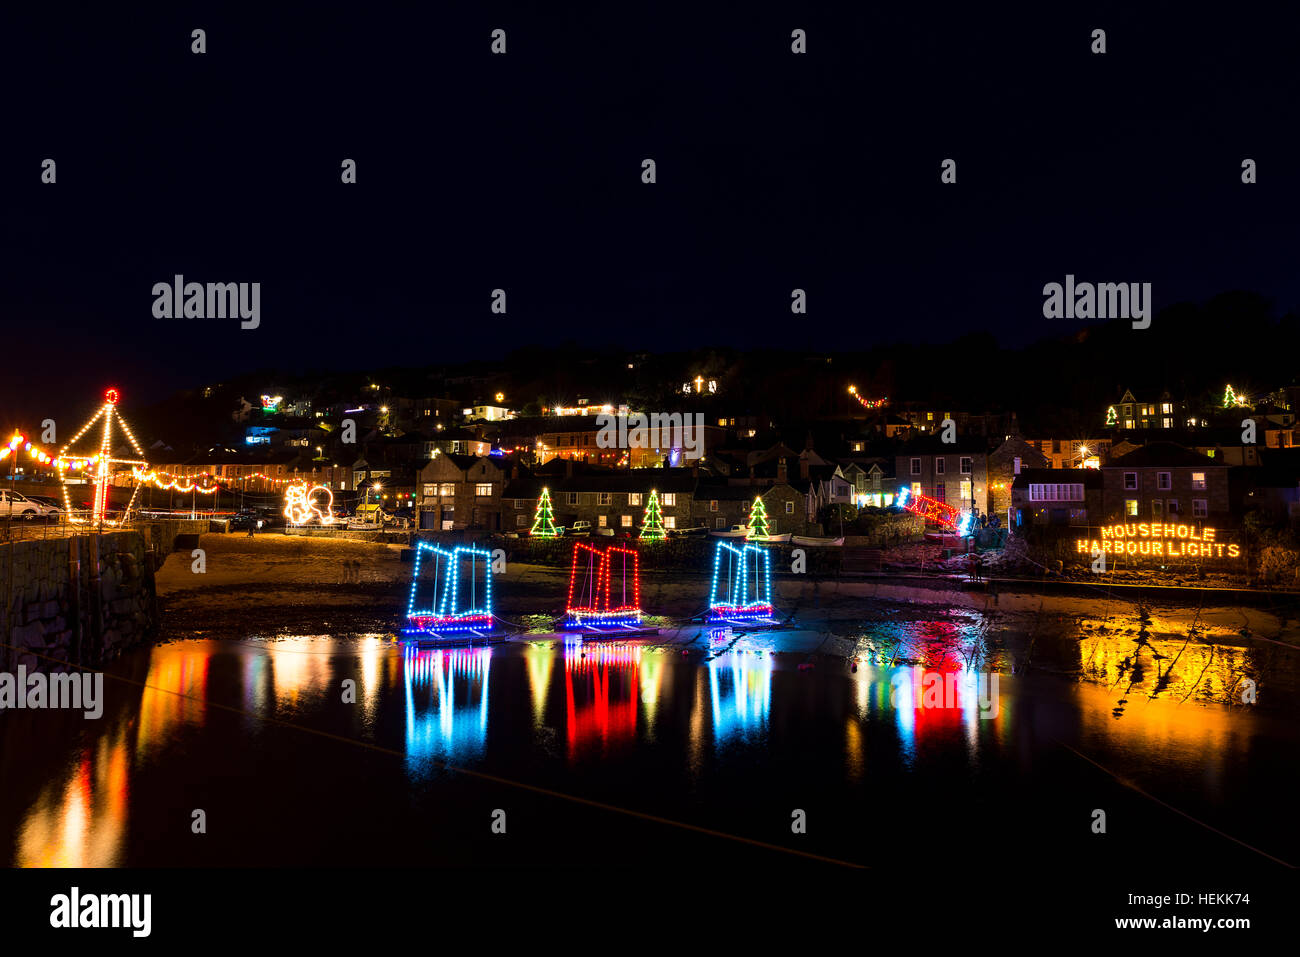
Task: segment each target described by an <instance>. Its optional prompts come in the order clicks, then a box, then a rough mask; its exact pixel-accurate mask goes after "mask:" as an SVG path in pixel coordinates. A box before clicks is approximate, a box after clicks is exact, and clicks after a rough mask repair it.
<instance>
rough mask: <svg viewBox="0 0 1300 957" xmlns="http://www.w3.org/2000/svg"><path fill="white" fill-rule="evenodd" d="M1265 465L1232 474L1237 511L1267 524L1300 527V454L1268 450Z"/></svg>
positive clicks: (1229, 483) (1263, 453)
mask: <svg viewBox="0 0 1300 957" xmlns="http://www.w3.org/2000/svg"><path fill="white" fill-rule="evenodd" d="M1260 457H1261V458H1262V459H1263V462H1262V464H1260V465H1258V466H1252V467H1243V468H1231V469H1229V470H1228V485H1229V488H1230V490H1231V497H1232V503H1233V505H1234V507H1236V508H1240V509H1241V511H1242V512H1243V513H1245V512H1258V513H1259V514H1260V516H1261V517H1262V518H1264V520H1265V521H1268V522H1287V521H1289V522H1290V523H1291V524H1292V525H1300V450H1298V449H1265V450H1264V451H1262V452H1261V453H1260Z"/></svg>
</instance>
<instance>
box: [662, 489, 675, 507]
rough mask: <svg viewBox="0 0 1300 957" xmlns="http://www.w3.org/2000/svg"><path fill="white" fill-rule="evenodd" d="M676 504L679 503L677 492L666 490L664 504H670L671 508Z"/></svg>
mask: <svg viewBox="0 0 1300 957" xmlns="http://www.w3.org/2000/svg"><path fill="white" fill-rule="evenodd" d="M676 504H677V493H676V492H664V505H666V506H668V507H669V508H672V507H673V506H674V505H676Z"/></svg>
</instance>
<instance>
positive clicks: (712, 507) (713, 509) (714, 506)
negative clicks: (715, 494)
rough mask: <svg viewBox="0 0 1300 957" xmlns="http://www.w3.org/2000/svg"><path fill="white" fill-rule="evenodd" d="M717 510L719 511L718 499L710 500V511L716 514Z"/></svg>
mask: <svg viewBox="0 0 1300 957" xmlns="http://www.w3.org/2000/svg"><path fill="white" fill-rule="evenodd" d="M717 510H718V500H717V499H716V498H713V499H709V511H710V512H716V511H717Z"/></svg>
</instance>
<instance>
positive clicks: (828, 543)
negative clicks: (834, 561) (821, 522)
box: [790, 535, 844, 548]
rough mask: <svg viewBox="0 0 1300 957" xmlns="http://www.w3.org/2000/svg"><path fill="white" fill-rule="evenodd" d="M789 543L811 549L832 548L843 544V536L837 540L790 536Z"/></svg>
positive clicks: (809, 536)
mask: <svg viewBox="0 0 1300 957" xmlns="http://www.w3.org/2000/svg"><path fill="white" fill-rule="evenodd" d="M790 541H791V543H793V544H795V545H807V546H810V547H812V548H821V547H827V548H833V547H837V546H839V545H843V544H844V536H843V535H841V536H840V537H839V538H820V537H818V536H816V535H792V536H790Z"/></svg>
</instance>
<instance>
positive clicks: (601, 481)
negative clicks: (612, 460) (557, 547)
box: [501, 462, 698, 534]
mask: <svg viewBox="0 0 1300 957" xmlns="http://www.w3.org/2000/svg"><path fill="white" fill-rule="evenodd" d="M563 465H564V466H565V467H564V468H563V469H552V470H549V471H548V470H544V469H540V470H538V472H537V473H536V474H533V475H522V474H520V475H515V476H513V477H512V478H511V479H510V481H509V482H508V483H507V485H506V486H505V488H504V490H503V492H502V495H501V498H502V506H501V513H502V520H501V527H502V528H503V529H504V530H512V531H521V532H526V531H528V530H529V529H531V528H532V526H533V519H534V518H535V517H536V514H537V502H538V499H539V498H541V495H542V489H543V488H545V489H546V490H547V491H548V493H549V494H550V497H551V511H552V515H553V516H554V521H555V524H556V525H561V526H566V527H567V526H572V525H573V523H574V522H579V521H582V522H590V523H591V525H592V527H593V528H612V529H614V530H615V532H616V533H619V532H622V533H627V534H631V533H634V532H635V531H636V530H637V529H639V528H640V527H641V525H642V524H643V522H644V519H645V509H646V506H647V504H649V498H650V492H651V491H652V490H653V491H655V492H656V493H657V494H658V496H659V510H660V514H661V515H662V516H663V523H664V528H666V529H679V528H690V527H692V526H693V525H695V524H696V522H695V521H694V512H695V497H694V492H695V485H696V483H697V481H698V475H697V474H696V471H695V470H694V469H597V468H584V467H583V466H582V465H581V463H575V462H565V463H563Z"/></svg>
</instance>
